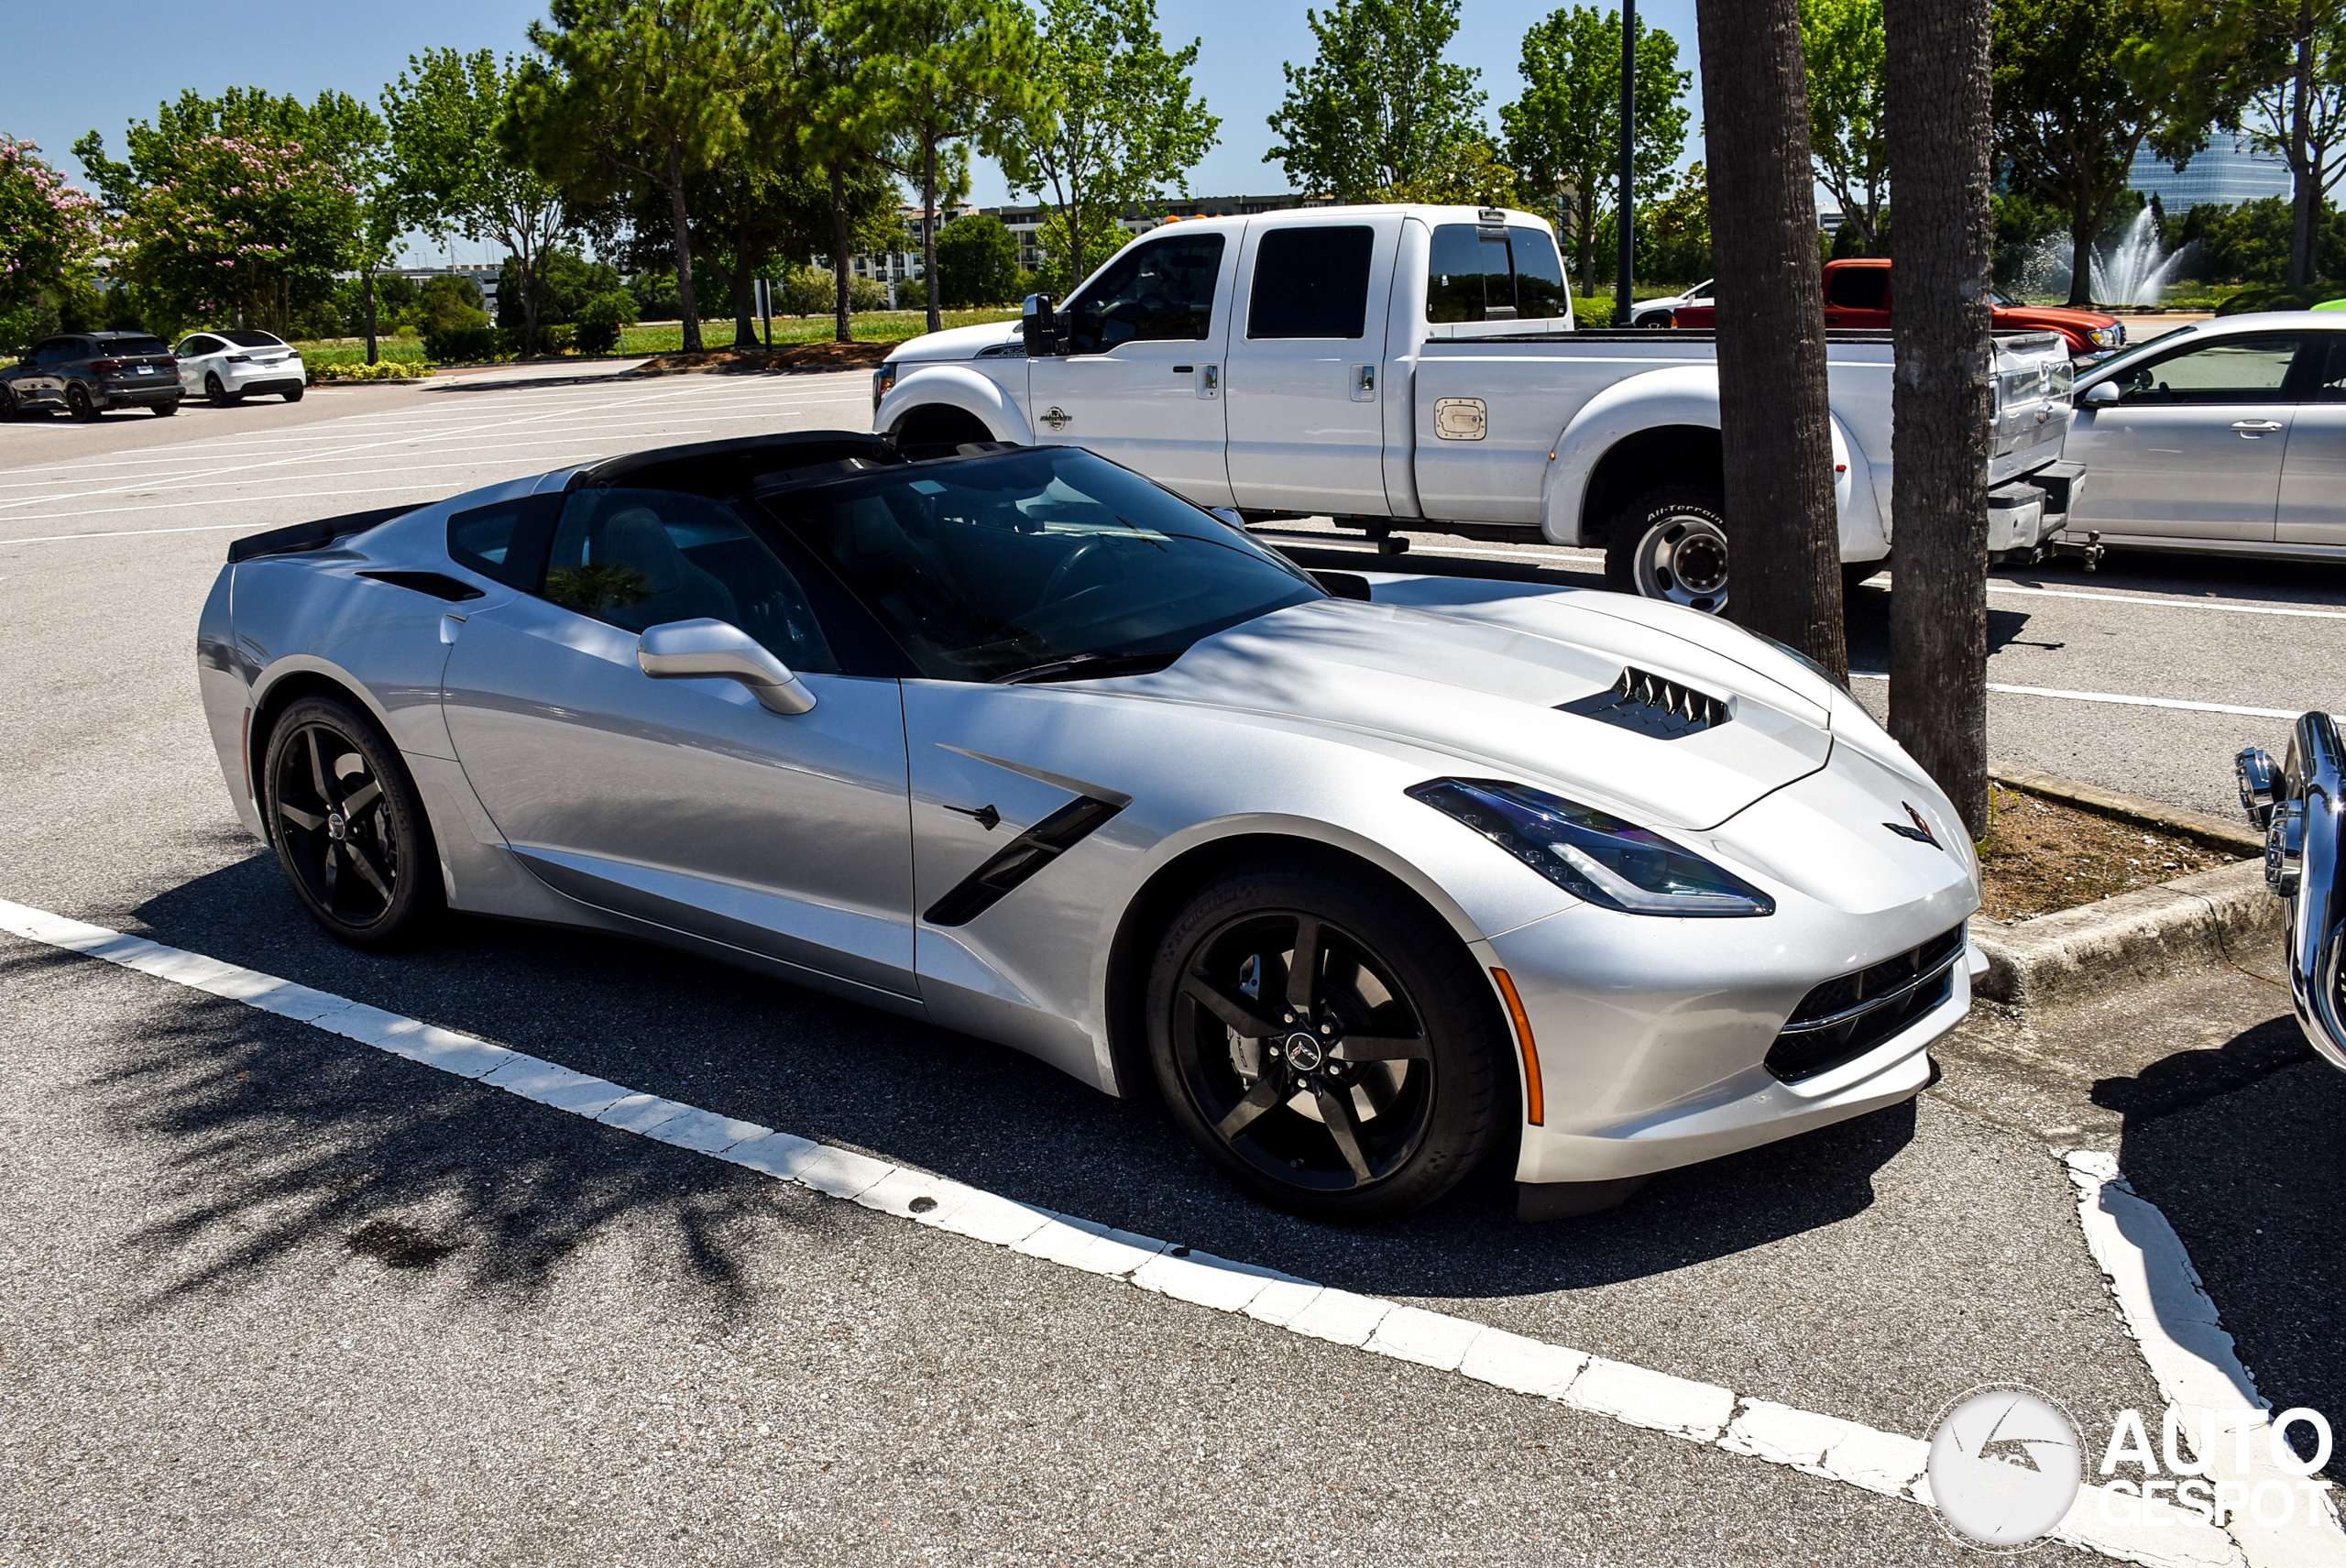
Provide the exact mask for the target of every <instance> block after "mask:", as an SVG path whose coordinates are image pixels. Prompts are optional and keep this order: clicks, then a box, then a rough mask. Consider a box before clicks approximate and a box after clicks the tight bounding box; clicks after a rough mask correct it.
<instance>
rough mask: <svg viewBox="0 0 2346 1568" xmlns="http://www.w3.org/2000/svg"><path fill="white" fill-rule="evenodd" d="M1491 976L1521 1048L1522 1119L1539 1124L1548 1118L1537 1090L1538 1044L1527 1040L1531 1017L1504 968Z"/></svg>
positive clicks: (1529, 1038)
mask: <svg viewBox="0 0 2346 1568" xmlns="http://www.w3.org/2000/svg"><path fill="white" fill-rule="evenodd" d="M1491 978H1492V979H1493V980H1495V981H1498V982H1499V994H1500V995H1501V996H1504V997H1506V998H1507V1013H1508V1014H1509V1015H1510V1016H1512V1017H1513V1018H1514V1019H1515V1037H1516V1039H1517V1040H1518V1042H1519V1043H1520V1044H1521V1045H1522V1047H1523V1119H1524V1120H1525V1121H1527V1122H1529V1123H1530V1124H1532V1125H1533V1126H1535V1127H1537V1126H1541V1125H1543V1124H1545V1123H1546V1122H1547V1119H1548V1102H1547V1097H1546V1096H1545V1095H1544V1094H1542V1093H1541V1092H1540V1047H1538V1046H1537V1045H1535V1044H1534V1043H1533V1042H1532V1039H1531V1019H1530V1017H1529V1014H1526V1013H1525V1012H1524V1011H1523V998H1522V997H1520V996H1518V995H1517V994H1516V992H1515V981H1512V980H1510V979H1509V978H1508V977H1507V970H1503V969H1499V968H1496V966H1495V967H1494V968H1493V969H1492V970H1491Z"/></svg>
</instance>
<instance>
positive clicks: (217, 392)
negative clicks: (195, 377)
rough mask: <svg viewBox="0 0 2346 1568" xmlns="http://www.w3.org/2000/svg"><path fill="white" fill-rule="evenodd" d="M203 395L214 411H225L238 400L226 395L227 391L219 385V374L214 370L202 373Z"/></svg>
mask: <svg viewBox="0 0 2346 1568" xmlns="http://www.w3.org/2000/svg"><path fill="white" fill-rule="evenodd" d="M203 395H204V397H205V398H206V399H208V400H210V401H211V403H212V406H213V407H214V408H215V409H225V408H226V407H227V406H228V405H229V404H231V403H234V402H236V401H238V400H237V399H236V398H233V397H231V396H229V395H228V389H227V388H226V387H225V386H223V385H221V382H220V374H219V372H218V371H216V370H206V371H205V372H204V373H203Z"/></svg>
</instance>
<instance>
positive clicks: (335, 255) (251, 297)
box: [122, 134, 359, 327]
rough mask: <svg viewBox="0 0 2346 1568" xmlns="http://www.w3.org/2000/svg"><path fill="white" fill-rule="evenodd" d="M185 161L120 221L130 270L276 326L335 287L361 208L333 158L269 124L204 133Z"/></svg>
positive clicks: (205, 305) (174, 298) (184, 306)
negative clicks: (271, 131)
mask: <svg viewBox="0 0 2346 1568" xmlns="http://www.w3.org/2000/svg"><path fill="white" fill-rule="evenodd" d="M179 164H180V167H179V168H178V169H176V170H173V171H172V174H171V177H170V178H169V179H168V180H165V181H161V182H159V183H157V184H153V185H149V186H147V187H145V188H144V189H142V190H141V191H139V192H138V193H137V199H136V201H135V202H134V203H132V205H131V207H130V209H129V211H128V212H127V213H126V214H124V217H123V223H122V232H123V239H124V243H125V249H126V266H127V268H128V270H129V272H130V275H131V276H132V278H133V279H134V280H137V284H138V285H139V287H140V288H141V289H142V290H143V291H147V292H148V293H150V294H152V295H153V296H154V297H155V299H156V300H157V302H159V303H160V304H162V305H163V306H165V308H167V309H170V310H172V311H174V312H176V313H181V314H184V315H189V316H208V315H221V314H234V315H236V317H238V318H239V319H241V320H244V321H247V322H251V323H260V324H264V325H268V326H270V327H281V326H283V325H284V323H285V322H286V321H287V319H288V318H289V317H291V315H292V313H293V312H294V310H295V309H296V308H297V307H298V306H300V305H301V304H302V303H305V302H308V301H309V300H311V299H313V298H315V297H317V296H319V295H321V294H323V293H325V292H326V291H328V290H331V289H332V288H333V287H334V270H335V269H336V268H338V267H340V266H341V265H342V264H343V261H344V258H345V254H346V253H347V251H348V249H349V247H350V241H351V236H352V234H353V232H354V231H355V230H356V227H357V225H358V215H359V214H358V197H357V192H356V191H355V190H354V189H353V188H352V186H351V185H350V184H349V182H348V181H345V179H344V178H343V177H342V175H341V173H340V171H339V170H336V169H335V168H334V166H333V165H331V164H328V163H326V162H324V161H323V160H322V159H318V158H317V157H315V156H314V155H312V153H311V152H310V151H309V150H308V149H307V148H304V147H303V146H302V145H301V143H300V142H291V141H288V142H279V141H274V140H272V139H270V138H269V137H267V136H266V135H265V134H255V135H251V136H207V137H199V138H197V139H196V140H195V141H194V142H193V143H192V144H190V145H188V146H186V147H184V148H181V158H180V159H179Z"/></svg>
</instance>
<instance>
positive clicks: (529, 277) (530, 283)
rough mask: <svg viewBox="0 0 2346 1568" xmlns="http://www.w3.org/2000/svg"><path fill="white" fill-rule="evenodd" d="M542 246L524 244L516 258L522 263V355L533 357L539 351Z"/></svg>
mask: <svg viewBox="0 0 2346 1568" xmlns="http://www.w3.org/2000/svg"><path fill="white" fill-rule="evenodd" d="M542 258H543V250H542V249H541V248H540V247H532V246H529V245H526V244H525V245H524V246H523V247H522V248H521V251H520V252H519V253H518V255H517V258H516V259H518V260H519V261H520V262H521V356H522V357H523V358H525V359H532V358H535V357H536V356H537V352H538V272H539V270H540V269H541V268H542V267H543V259H542Z"/></svg>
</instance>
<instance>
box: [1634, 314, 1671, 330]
mask: <svg viewBox="0 0 2346 1568" xmlns="http://www.w3.org/2000/svg"><path fill="white" fill-rule="evenodd" d="M1637 324H1638V325H1639V326H1641V327H1663V328H1668V327H1673V326H1676V325H1677V324H1678V317H1677V315H1676V314H1675V313H1672V312H1670V311H1649V312H1647V313H1645V314H1644V315H1642V316H1640V317H1639V318H1638V323H1637Z"/></svg>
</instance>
